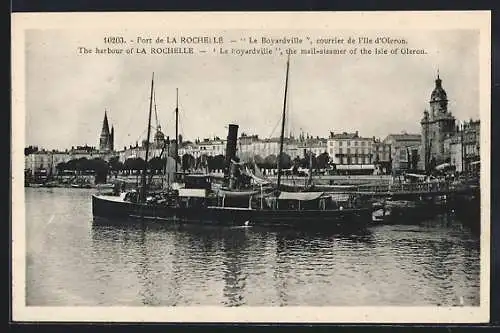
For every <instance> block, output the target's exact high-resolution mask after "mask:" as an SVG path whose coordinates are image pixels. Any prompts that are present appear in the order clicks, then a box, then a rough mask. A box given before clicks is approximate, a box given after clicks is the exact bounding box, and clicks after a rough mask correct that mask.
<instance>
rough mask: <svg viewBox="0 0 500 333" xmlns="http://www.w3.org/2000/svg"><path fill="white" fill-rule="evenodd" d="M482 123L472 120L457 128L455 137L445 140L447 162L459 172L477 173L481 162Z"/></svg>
mask: <svg viewBox="0 0 500 333" xmlns="http://www.w3.org/2000/svg"><path fill="white" fill-rule="evenodd" d="M480 142H481V139H480V122H479V120H470V121H468V122H464V123H463V124H461V126H459V127H457V131H456V133H455V134H454V135H453V136H450V137H448V138H447V139H446V140H445V143H444V147H445V153H446V156H448V158H447V161H448V162H449V163H450V164H451V165H452V166H453V167H455V170H456V171H457V172H468V173H470V172H475V171H478V169H479V161H480Z"/></svg>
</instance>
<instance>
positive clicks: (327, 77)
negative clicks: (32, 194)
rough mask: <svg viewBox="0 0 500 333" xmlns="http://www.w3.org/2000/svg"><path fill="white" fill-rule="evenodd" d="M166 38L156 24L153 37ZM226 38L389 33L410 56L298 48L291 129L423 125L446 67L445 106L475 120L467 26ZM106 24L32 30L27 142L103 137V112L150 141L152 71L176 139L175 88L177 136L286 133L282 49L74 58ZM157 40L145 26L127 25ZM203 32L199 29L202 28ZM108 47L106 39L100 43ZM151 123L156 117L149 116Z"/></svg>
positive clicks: (119, 128) (120, 129)
mask: <svg viewBox="0 0 500 333" xmlns="http://www.w3.org/2000/svg"><path fill="white" fill-rule="evenodd" d="M158 34H162V35H168V32H157V33H155V34H154V35H158ZM212 34H213V35H222V36H224V38H225V40H229V39H233V38H238V39H239V38H240V37H242V36H244V37H246V36H249V35H255V36H261V35H266V36H271V35H272V36H276V37H279V36H285V35H286V36H293V35H297V34H299V35H302V36H305V35H307V36H311V37H313V38H315V37H319V36H323V37H325V36H328V37H333V36H349V35H353V36H360V35H368V36H372V37H376V36H392V37H403V38H406V39H407V40H408V47H411V48H416V49H420V48H423V49H426V51H427V54H426V55H411V56H361V55H358V56H338V55H337V56H335V55H329V56H325V55H316V56H300V55H298V56H292V58H291V64H290V79H289V95H288V101H289V103H288V112H289V116H288V120H289V122H288V124H287V129H288V131H292V132H293V133H295V134H298V133H299V132H300V131H301V130H302V131H304V132H306V133H310V134H313V135H314V136H316V135H318V136H324V137H326V136H327V135H328V134H329V132H330V131H334V132H342V131H356V130H358V131H359V133H360V135H362V136H367V137H371V136H376V137H381V138H383V137H384V136H386V135H387V134H389V133H400V132H402V131H406V132H409V133H411V132H417V133H418V132H419V131H420V124H419V121H420V119H421V117H422V114H423V111H424V109H425V108H428V105H429V104H428V100H429V97H430V94H431V91H432V89H433V87H434V80H435V77H436V72H437V70H438V68H439V71H440V77H441V79H442V80H443V87H444V88H445V90H446V91H447V93H448V98H449V100H450V101H449V109H450V110H451V111H452V113H453V114H454V115H455V117H456V118H458V119H460V120H466V119H469V118H471V117H472V118H478V117H479V92H478V87H479V63H478V45H479V44H478V43H479V34H478V33H477V32H476V31H472V30H462V31H458V30H453V31H443V30H441V31H415V32H409V31H404V32H403V31H386V32H380V31H379V32H377V34H370V33H364V32H362V31H335V32H332V31H321V30H316V31H301V32H293V31H274V32H273V33H269V32H259V31H231V32H219V33H218V32H213V33H212ZM103 35H104V34H103V33H102V32H100V31H88V30H87V31H67V30H66V31H63V30H33V31H28V32H27V34H26V145H38V146H41V147H45V148H49V149H54V148H56V149H64V148H68V147H71V146H76V145H83V144H88V145H98V140H99V134H100V131H101V127H102V120H103V116H104V110H105V109H107V110H108V117H109V120H110V123H111V124H113V125H114V127H115V146H116V147H117V148H122V147H123V146H125V145H126V146H128V145H130V144H135V142H136V141H138V140H141V139H142V138H145V133H146V128H147V114H148V107H149V90H150V82H151V75H152V72H154V73H155V85H156V104H157V109H158V117H159V121H160V124H161V126H162V128H163V129H164V132H166V134H167V135H170V136H173V133H174V126H175V124H174V109H175V91H176V88H179V109H180V133H181V134H182V135H183V136H184V137H185V138H186V139H191V140H193V139H195V138H204V137H213V136H220V137H225V136H226V135H227V134H226V126H227V124H228V123H237V124H239V125H240V133H241V132H246V133H248V134H252V133H255V134H259V136H261V137H270V136H278V135H279V126H277V125H278V124H279V121H280V117H281V111H282V107H283V90H284V79H285V68H286V57H285V56H279V55H276V56H243V57H242V56H221V55H214V54H212V53H210V52H209V53H207V54H197V55H190V56H187V55H183V56H182V55H179V56H172V55H168V56H167V55H164V56H154V55H150V56H139V55H136V56H120V55H86V56H83V55H79V54H78V53H77V52H76V49H77V47H78V46H81V45H85V46H89V47H90V48H95V46H96V45H99V44H100V42H101V40H102V36H103ZM136 35H143V36H148V35H150V36H152V35H153V34H151V32H150V33H149V34H144V32H140V31H137V32H130V31H129V32H128V33H127V36H126V38H127V39H133V38H135V37H136ZM195 35H196V33H195ZM99 46H101V45H99ZM153 123H155V121H154V120H153Z"/></svg>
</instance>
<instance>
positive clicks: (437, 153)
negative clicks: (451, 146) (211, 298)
mask: <svg viewBox="0 0 500 333" xmlns="http://www.w3.org/2000/svg"><path fill="white" fill-rule="evenodd" d="M429 104H430V112H429V111H428V110H425V111H424V116H423V118H422V120H421V121H420V124H421V127H422V139H421V153H420V155H421V156H422V158H421V163H420V166H421V168H422V169H424V170H426V171H429V170H431V169H433V168H434V167H435V166H437V165H439V164H442V163H444V162H447V160H448V159H449V156H447V152H446V151H445V144H444V143H445V140H446V139H447V138H449V137H450V136H453V135H454V134H455V131H456V128H455V117H453V115H452V114H451V112H450V111H448V97H447V95H446V91H445V90H444V89H443V86H442V80H441V79H440V77H439V72H438V75H437V78H436V81H435V87H434V90H433V91H432V93H431V99H430V101H429Z"/></svg>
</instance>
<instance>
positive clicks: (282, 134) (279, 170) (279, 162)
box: [277, 55, 290, 191]
mask: <svg viewBox="0 0 500 333" xmlns="http://www.w3.org/2000/svg"><path fill="white" fill-rule="evenodd" d="M289 70H290V55H288V59H287V61H286V78H285V97H284V101H283V116H282V119H281V135H280V153H279V155H278V183H277V190H278V191H279V189H280V185H281V167H282V166H281V159H282V156H283V140H284V136H285V113H286V97H287V92H288V72H289Z"/></svg>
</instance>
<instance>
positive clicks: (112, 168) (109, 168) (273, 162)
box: [56, 153, 330, 174]
mask: <svg viewBox="0 0 500 333" xmlns="http://www.w3.org/2000/svg"><path fill="white" fill-rule="evenodd" d="M172 159H173V158H172ZM243 160H244V161H245V162H248V163H255V164H256V165H257V166H258V167H259V168H261V169H276V168H277V165H278V157H277V156H276V155H269V156H266V157H265V158H262V157H261V156H260V155H255V156H251V157H250V156H247V157H245V158H243ZM329 161H330V158H329V156H328V154H327V153H323V154H320V155H318V156H315V155H312V156H304V157H302V158H301V157H296V158H295V159H293V160H292V158H291V157H290V156H289V155H288V154H283V155H282V160H281V167H282V168H283V169H290V168H292V167H294V168H309V167H312V169H325V168H327V166H328V164H329ZM172 162H173V161H172ZM311 162H312V166H310V165H309V164H310V163H311ZM177 163H179V165H180V167H181V169H182V170H192V169H208V170H209V171H214V170H221V169H223V168H224V163H225V157H224V155H216V156H208V155H202V156H200V157H197V158H195V157H194V156H192V155H190V154H184V155H183V156H182V157H180V158H178V159H177ZM144 164H145V161H144V159H142V158H140V157H131V158H127V159H126V160H125V161H124V162H121V161H119V159H118V157H117V156H115V157H112V158H110V159H109V161H108V162H107V161H105V160H103V159H102V158H99V157H97V158H94V159H87V158H85V157H82V158H78V159H73V160H70V161H68V162H61V163H59V164H57V166H56V170H57V171H58V172H63V171H76V172H85V171H93V172H96V173H105V174H108V173H112V172H127V173H130V172H138V171H141V170H144ZM166 166H167V158H166V157H164V158H160V157H153V158H152V159H151V160H150V161H149V163H148V170H149V171H150V172H154V173H162V172H163V170H165V168H166Z"/></svg>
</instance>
